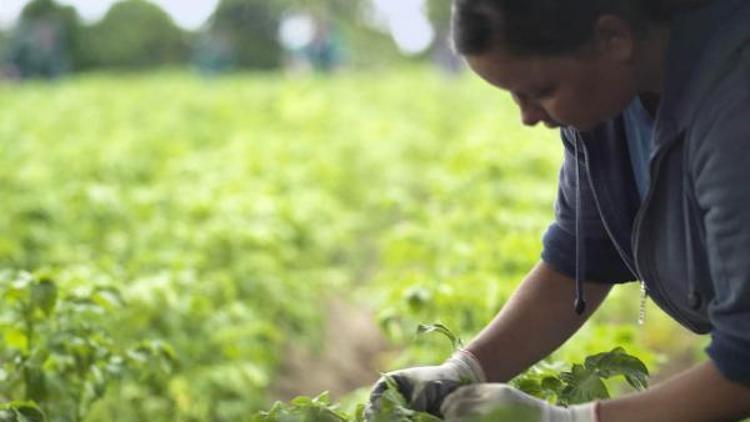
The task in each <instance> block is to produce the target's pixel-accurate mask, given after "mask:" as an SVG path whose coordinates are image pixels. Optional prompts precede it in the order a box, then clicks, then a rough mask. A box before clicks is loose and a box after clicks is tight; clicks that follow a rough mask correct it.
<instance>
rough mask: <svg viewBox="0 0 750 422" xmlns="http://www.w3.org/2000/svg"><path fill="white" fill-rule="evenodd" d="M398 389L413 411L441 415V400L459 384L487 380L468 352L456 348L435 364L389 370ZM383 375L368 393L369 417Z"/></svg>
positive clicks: (383, 386)
mask: <svg viewBox="0 0 750 422" xmlns="http://www.w3.org/2000/svg"><path fill="white" fill-rule="evenodd" d="M386 376H389V377H391V378H392V379H393V380H394V381H395V382H396V385H397V386H398V389H399V392H400V393H401V394H402V395H403V396H404V398H405V399H406V400H407V402H408V407H409V408H410V409H413V410H417V411H421V412H428V413H431V414H433V415H436V416H439V415H440V413H439V412H440V406H441V405H442V404H443V399H445V397H446V396H447V395H449V394H450V393H452V392H453V391H455V390H456V389H458V388H459V387H461V386H465V385H469V384H476V383H481V382H485V381H486V377H485V375H484V372H483V371H482V367H481V366H480V364H479V362H478V361H477V360H476V358H474V356H473V355H471V354H470V353H468V352H465V351H458V352H456V353H454V354H453V356H451V357H450V359H448V360H447V361H445V363H443V364H442V365H438V366H420V367H415V368H407V369H401V370H398V371H393V372H389V373H387V374H386ZM386 388H387V385H386V382H385V377H381V378H380V379H379V380H378V382H377V383H375V386H374V387H373V389H372V392H371V393H370V400H369V403H368V404H367V408H366V410H365V415H366V416H367V419H368V420H373V418H374V414H375V413H376V412H377V411H379V410H380V405H381V397H382V395H383V392H384V391H385V390H386Z"/></svg>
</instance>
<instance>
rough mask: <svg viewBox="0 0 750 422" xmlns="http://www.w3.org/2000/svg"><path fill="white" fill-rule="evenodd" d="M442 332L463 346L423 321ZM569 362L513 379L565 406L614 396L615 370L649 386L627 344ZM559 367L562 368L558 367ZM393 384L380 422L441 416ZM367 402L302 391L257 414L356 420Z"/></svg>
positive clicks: (517, 417) (504, 415)
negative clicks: (412, 403)
mask: <svg viewBox="0 0 750 422" xmlns="http://www.w3.org/2000/svg"><path fill="white" fill-rule="evenodd" d="M429 333H439V334H442V335H444V336H445V337H446V338H447V339H448V340H450V342H451V344H452V346H453V349H454V350H457V349H458V348H459V347H462V344H463V342H462V341H461V339H460V338H459V337H458V336H457V335H456V334H455V333H454V332H453V331H452V330H451V329H450V328H448V327H447V326H445V325H444V324H440V323H436V324H420V325H419V327H418V329H417V335H418V336H421V335H425V334H429ZM564 366H565V364H557V365H551V364H541V365H537V366H534V367H532V368H530V369H529V370H528V371H526V372H525V373H523V374H521V375H519V376H518V377H516V378H515V379H514V380H512V381H511V385H513V386H514V387H516V388H518V389H519V390H521V391H523V392H525V393H527V394H530V395H533V396H536V397H540V398H543V399H546V400H548V401H550V402H552V403H554V404H557V405H559V406H569V405H573V404H579V403H586V402H589V401H592V400H601V399H606V398H609V397H610V396H609V391H608V390H607V386H606V385H605V380H607V379H610V378H612V377H615V376H623V377H624V378H625V380H626V381H627V383H628V384H630V385H631V386H632V387H633V388H635V389H636V390H642V389H645V388H646V387H647V386H648V369H647V368H646V366H645V365H644V364H643V362H641V360H640V359H638V358H637V357H635V356H631V355H629V354H628V353H627V352H625V350H624V349H623V348H621V347H616V348H614V349H612V350H611V351H609V352H604V353H598V354H595V355H592V356H589V357H587V358H586V360H585V361H584V363H582V364H573V365H572V367H571V369H570V370H567V371H562V370H560V368H562V367H564ZM555 368H557V369H555ZM385 380H386V384H387V388H386V390H385V392H384V393H383V396H382V404H381V408H380V410H379V411H378V412H377V413H375V414H374V415H373V418H372V419H373V420H374V421H376V422H390V421H400V422H431V421H439V420H441V419H440V418H437V417H435V416H433V415H431V414H428V413H425V412H418V411H415V410H413V409H410V408H409V403H408V401H407V400H406V399H405V398H404V396H403V395H402V394H401V393H400V392H399V389H398V385H397V383H396V381H395V380H393V379H392V378H391V377H389V376H385ZM364 409H365V405H364V404H359V405H357V408H356V411H355V412H354V414H352V415H348V414H346V413H343V412H341V411H340V410H339V406H338V405H337V404H335V403H333V402H332V401H331V399H330V396H329V395H328V393H327V392H326V393H323V394H321V395H319V396H317V397H315V398H312V399H311V398H309V397H297V398H295V399H293V400H292V401H291V402H290V403H289V404H284V403H282V402H276V404H274V406H273V407H272V408H271V409H270V410H269V411H265V412H263V411H262V412H259V413H258V414H256V415H255V416H254V419H253V421H254V422H282V421H284V422H286V421H318V420H320V421H356V422H360V421H363V420H364ZM537 418H538V417H537V415H536V414H535V413H534V411H530V410H528V409H525V408H512V407H511V408H502V409H498V410H496V411H493V412H492V413H491V414H489V415H486V416H483V417H480V418H478V420H479V421H494V420H514V421H526V420H536V419H537Z"/></svg>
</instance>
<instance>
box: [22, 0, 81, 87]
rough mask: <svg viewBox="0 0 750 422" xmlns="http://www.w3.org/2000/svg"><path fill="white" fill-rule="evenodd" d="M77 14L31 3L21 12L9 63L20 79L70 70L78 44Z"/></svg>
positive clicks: (42, 0) (38, 0)
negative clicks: (21, 77)
mask: <svg viewBox="0 0 750 422" xmlns="http://www.w3.org/2000/svg"><path fill="white" fill-rule="evenodd" d="M79 28H80V26H79V23H78V14H77V13H76V11H75V9H74V8H73V7H71V6H60V5H58V4H57V3H55V2H54V1H53V0H33V1H32V2H30V3H29V4H27V5H26V7H24V9H23V10H22V11H21V16H20V18H19V22H18V24H17V26H16V28H15V29H14V31H13V34H12V37H11V41H10V43H9V44H10V46H9V53H8V54H9V61H10V63H11V65H13V66H14V67H15V68H16V69H17V71H18V72H19V73H20V75H21V76H23V77H48V78H49V77H56V76H59V75H61V74H64V73H66V72H68V71H69V70H71V69H72V68H73V66H74V64H73V63H74V58H75V55H76V51H77V49H78V41H79Z"/></svg>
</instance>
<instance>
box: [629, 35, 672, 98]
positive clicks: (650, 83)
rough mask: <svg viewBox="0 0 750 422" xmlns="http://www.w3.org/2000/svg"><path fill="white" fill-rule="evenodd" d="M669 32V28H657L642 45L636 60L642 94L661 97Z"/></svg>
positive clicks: (639, 90) (638, 82) (637, 80)
mask: <svg viewBox="0 0 750 422" xmlns="http://www.w3.org/2000/svg"><path fill="white" fill-rule="evenodd" d="M669 32H670V28H669V26H659V27H656V28H654V29H651V30H650V31H649V32H648V34H647V35H646V36H645V37H644V39H643V40H642V41H641V43H640V49H639V52H638V55H637V57H636V60H635V62H636V63H638V65H637V66H636V68H635V77H636V85H637V88H638V92H639V93H640V94H655V95H656V96H660V95H661V92H662V74H663V69H664V61H665V55H666V52H667V44H668V43H669Z"/></svg>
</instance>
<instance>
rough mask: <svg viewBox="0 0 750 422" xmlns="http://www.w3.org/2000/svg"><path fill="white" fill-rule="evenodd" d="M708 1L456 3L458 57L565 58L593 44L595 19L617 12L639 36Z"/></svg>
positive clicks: (454, 20) (454, 19) (460, 0)
mask: <svg viewBox="0 0 750 422" xmlns="http://www.w3.org/2000/svg"><path fill="white" fill-rule="evenodd" d="M704 2H706V0H567V1H561V0H454V1H453V13H452V22H451V24H452V33H453V45H454V49H455V50H456V52H457V53H458V54H462V55H475V54H482V53H486V52H487V51H488V50H490V49H491V48H492V47H493V46H494V45H497V44H496V43H498V42H501V43H502V46H503V47H504V48H506V49H507V50H508V51H509V52H510V53H512V54H516V55H533V54H541V55H562V54H568V53H573V52H576V51H578V50H580V48H581V47H583V46H584V45H585V44H586V43H587V42H588V41H590V40H591V38H592V36H593V32H594V24H595V22H596V18H597V17H599V16H601V15H603V14H614V15H617V16H620V17H622V18H623V19H625V20H626V21H627V22H629V23H630V24H631V25H633V27H634V28H635V29H636V31H638V32H642V31H643V30H644V29H645V28H646V27H648V26H650V25H651V24H654V23H659V22H665V21H668V20H669V19H670V18H671V16H672V15H673V14H674V13H675V11H676V10H678V9H680V8H683V7H689V6H695V5H697V4H698V3H704Z"/></svg>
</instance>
